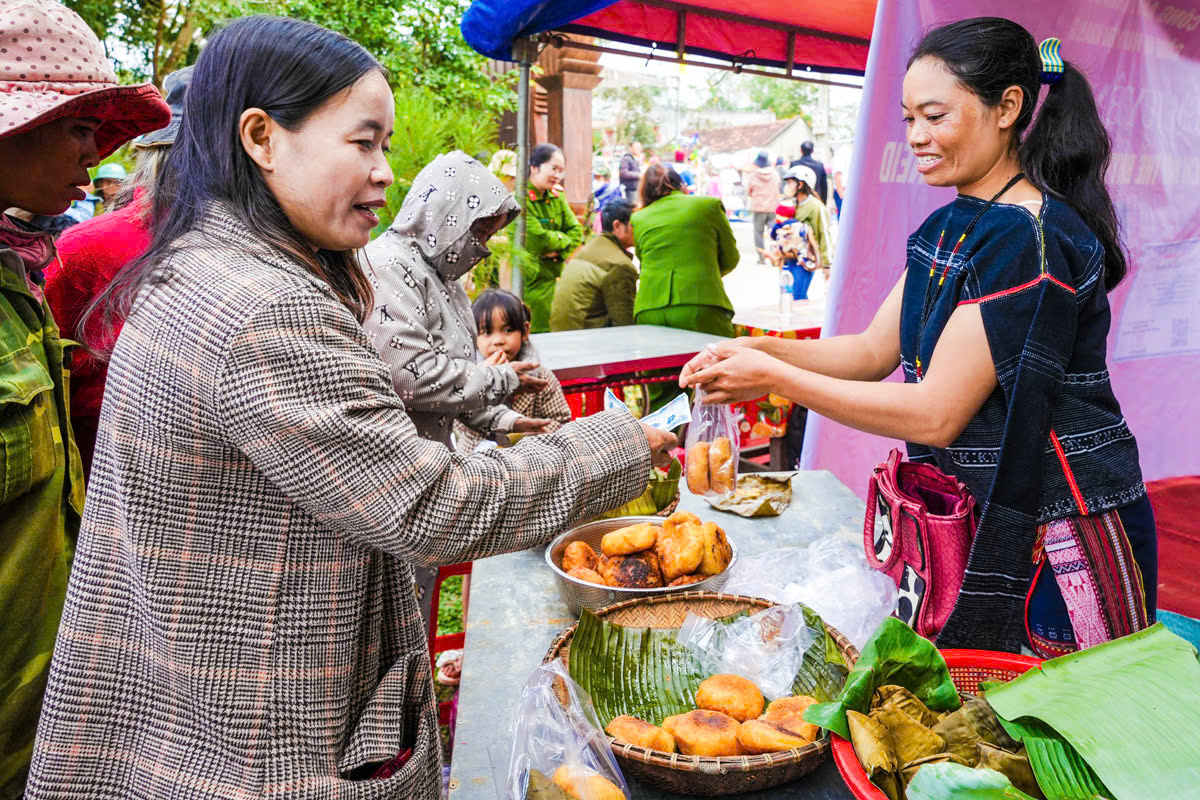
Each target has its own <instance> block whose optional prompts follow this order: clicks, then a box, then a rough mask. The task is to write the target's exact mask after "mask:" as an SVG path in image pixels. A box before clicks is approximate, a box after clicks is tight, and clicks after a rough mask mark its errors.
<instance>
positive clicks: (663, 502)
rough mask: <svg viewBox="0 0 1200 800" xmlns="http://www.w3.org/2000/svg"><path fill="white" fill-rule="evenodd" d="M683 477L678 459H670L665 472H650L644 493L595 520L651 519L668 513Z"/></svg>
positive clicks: (677, 494)
mask: <svg viewBox="0 0 1200 800" xmlns="http://www.w3.org/2000/svg"><path fill="white" fill-rule="evenodd" d="M682 476H683V465H682V464H680V463H679V459H677V458H672V459H671V466H670V468H669V469H667V470H662V469H659V468H657V467H655V468H654V469H653V470H651V471H650V483H649V485H647V486H646V491H645V492H644V493H643V494H642V495H641V496H640V497H636V498H634V499H633V500H630V501H629V502H628V503H626V504H625V505H623V506H621V507H620V508H617V509H614V510H612V511H609V512H608V513H607V514H601V515H600V516H598V517H596V519H614V518H616V517H653V516H656V515H658V516H663V515H664V514H663V512H667V513H669V509H673V508H674V507H675V503H676V501H677V500H678V499H679V479H680V477H682Z"/></svg>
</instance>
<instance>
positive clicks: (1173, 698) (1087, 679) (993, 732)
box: [805, 619, 1200, 800]
mask: <svg viewBox="0 0 1200 800" xmlns="http://www.w3.org/2000/svg"><path fill="white" fill-rule="evenodd" d="M947 657H953V658H955V659H958V658H960V657H961V658H964V659H965V658H969V657H970V651H961V656H960V655H959V652H958V651H947ZM961 666H965V665H962V664H960V667H961ZM956 674H957V673H956ZM961 679H962V678H961V676H960V680H961ZM977 680H978V679H977ZM894 684H898V686H897V685H894ZM1197 686H1200V661H1197V653H1196V649H1195V648H1194V647H1192V646H1191V645H1190V644H1188V643H1187V642H1186V641H1184V640H1183V639H1180V638H1179V637H1177V636H1175V635H1174V634H1171V633H1170V632H1168V631H1166V630H1165V629H1163V628H1162V626H1161V625H1158V626H1154V627H1152V628H1149V629H1147V630H1144V631H1141V632H1139V633H1135V634H1133V635H1131V636H1127V637H1124V638H1123V639H1118V640H1115V641H1113V642H1108V643H1106V644H1103V645H1100V646H1097V647H1093V648H1090V649H1088V650H1084V651H1082V652H1080V653H1074V654H1071V655H1069V656H1063V657H1062V658H1058V659H1054V660H1052V661H1047V662H1045V663H1043V664H1041V666H1038V667H1034V668H1032V669H1030V670H1029V671H1028V672H1026V673H1025V674H1023V675H1020V676H1018V677H1016V678H1014V679H1013V680H1011V681H1008V682H1006V683H998V682H992V681H984V682H981V683H978V684H977V685H976V686H971V687H970V688H969V689H968V688H967V687H965V686H963V685H962V684H961V683H960V685H959V686H958V689H960V690H964V693H963V694H962V696H961V700H962V702H961V704H959V697H957V696H955V697H953V698H951V697H950V696H949V694H948V691H947V690H948V688H953V684H952V683H951V676H950V671H949V670H948V669H947V667H946V662H945V660H943V659H942V658H941V654H940V653H938V651H937V650H936V649H935V648H934V647H933V645H932V644H930V643H929V642H927V641H926V640H924V639H922V638H921V637H919V636H917V635H916V634H915V633H913V632H912V630H911V629H910V628H908V626H906V625H904V624H903V623H900V622H898V621H897V620H895V619H888V620H886V621H885V622H884V623H883V624H882V625H881V626H880V628H879V629H878V630H877V631H876V633H875V635H874V636H873V637H872V639H871V641H869V642H868V643H867V645H866V646H865V647H864V649H863V653H862V656H861V657H860V659H859V660H858V662H857V663H856V664H855V669H854V670H853V671H852V672H851V674H850V676H849V677H848V678H847V681H846V687H845V689H843V691H842V693H841V694H840V695H839V697H838V698H837V699H836V700H835V701H833V702H830V703H825V704H822V705H819V706H813V707H811V708H809V709H808V711H807V712H806V714H805V719H806V720H808V721H809V722H813V723H815V724H819V725H821V726H823V727H826V728H828V729H830V730H833V731H836V732H838V733H839V734H840V735H842V736H844V737H845V738H848V739H849V740H850V741H851V742H852V744H853V748H854V753H855V755H856V756H857V758H858V762H859V764H860V765H861V767H862V769H863V770H864V771H865V772H866V773H867V775H868V777H869V778H870V780H871V781H872V783H874V784H875V786H876V787H877V788H878V789H879V791H880V792H881V793H882V794H883V795H884V796H886V797H888V798H890V799H891V800H901V798H905V797H907V798H908V800H1041V799H1042V798H1045V800H1140V798H1177V797H1179V798H1182V797H1190V796H1197V797H1200V792H1198V791H1197V788H1196V787H1198V786H1200V758H1198V757H1197V754H1198V753H1200V747H1198V746H1197V741H1200V691H1197V688H1196V687H1197ZM900 687H908V689H911V691H908V690H906V689H904V688H900ZM976 689H977V690H979V691H981V694H979V695H976V694H973V693H971V690H976ZM955 694H956V695H957V692H955ZM949 705H957V708H954V709H953V710H950V709H949V708H947V706H949ZM931 723H932V724H931ZM846 734H849V735H848V736H847V735H846ZM838 746H839V747H840V746H841V745H838ZM839 766H842V767H843V774H844V775H845V774H846V769H845V763H844V762H842V761H839ZM847 780H848V782H851V783H852V784H853V783H854V781H853V780H852V776H849V775H847ZM868 794H870V793H868ZM860 796H865V795H861V794H860ZM873 796H874V795H873Z"/></svg>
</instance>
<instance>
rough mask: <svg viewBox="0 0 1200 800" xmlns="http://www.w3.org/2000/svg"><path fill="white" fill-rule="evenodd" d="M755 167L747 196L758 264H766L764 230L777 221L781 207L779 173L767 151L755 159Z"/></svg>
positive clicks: (749, 176)
mask: <svg viewBox="0 0 1200 800" xmlns="http://www.w3.org/2000/svg"><path fill="white" fill-rule="evenodd" d="M754 167H755V168H754V171H753V172H750V173H749V174H748V175H747V176H746V196H747V198H748V199H749V205H750V215H751V216H750V224H751V225H752V226H753V229H754V249H755V251H756V252H758V263H759V264H765V263H766V262H765V261H764V260H763V257H762V250H763V248H764V247H765V246H766V245H765V244H764V241H763V230H764V229H765V228H766V227H767V226H768V225H770V224H771V223H772V222H773V221H774V220H775V209H776V208H777V207H778V206H779V173H778V172H777V171H776V170H775V168H774V167H773V166H771V159H770V157H769V156H768V155H767V153H766V151H765V150H764V151H763V152H761V153H759V154H758V157H757V158H755V159H754Z"/></svg>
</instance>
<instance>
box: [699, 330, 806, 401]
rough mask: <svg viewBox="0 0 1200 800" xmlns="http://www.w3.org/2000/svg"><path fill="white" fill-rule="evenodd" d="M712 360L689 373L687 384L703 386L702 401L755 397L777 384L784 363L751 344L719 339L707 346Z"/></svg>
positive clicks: (742, 399) (750, 398)
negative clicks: (715, 343)
mask: <svg viewBox="0 0 1200 800" xmlns="http://www.w3.org/2000/svg"><path fill="white" fill-rule="evenodd" d="M709 349H710V350H711V351H712V355H713V358H714V362H713V363H711V364H710V365H707V366H705V367H704V368H703V369H700V370H697V371H694V372H692V373H691V374H690V375H688V385H689V386H700V387H701V388H702V389H704V393H705V397H704V402H705V403H740V402H744V401H747V400H756V399H758V398H759V397H762V396H763V395H766V394H768V393H770V392H771V391H773V390H774V389H775V388H777V387H778V384H779V371H780V369H781V368H782V367H784V366H785V365H784V363H783V362H781V361H779V359H777V358H775V357H773V356H769V355H767V354H766V353H764V352H762V351H760V350H755V349H753V348H750V347H738V346H736V345H734V344H732V343H728V342H722V343H721V344H718V345H713V346H711V347H710V348H709Z"/></svg>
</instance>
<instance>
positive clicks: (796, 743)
mask: <svg viewBox="0 0 1200 800" xmlns="http://www.w3.org/2000/svg"><path fill="white" fill-rule="evenodd" d="M811 743H812V740H811V739H806V738H804V737H802V736H796V735H795V734H793V733H792V732H791V731H787V730H784V729H783V728H781V727H779V726H778V725H774V724H772V723H770V722H767V721H766V720H762V719H750V720H746V721H745V722H743V723H742V726H741V727H740V728H739V729H738V744H740V745H741V746H742V749H743V750H745V751H746V752H747V753H750V754H752V755H757V754H759V753H778V752H779V751H780V750H791V749H792V748H793V747H804V746H805V745H807V744H811Z"/></svg>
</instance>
